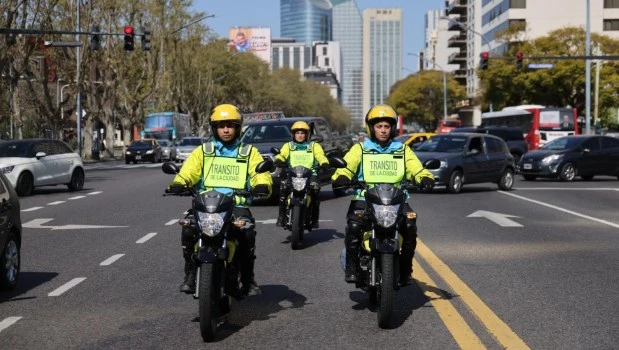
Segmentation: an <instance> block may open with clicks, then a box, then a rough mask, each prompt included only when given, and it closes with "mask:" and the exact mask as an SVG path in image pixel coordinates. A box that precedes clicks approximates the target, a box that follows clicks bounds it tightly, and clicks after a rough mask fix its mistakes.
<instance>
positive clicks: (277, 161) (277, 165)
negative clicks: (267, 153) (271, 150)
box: [273, 159, 286, 168]
mask: <svg viewBox="0 0 619 350" xmlns="http://www.w3.org/2000/svg"><path fill="white" fill-rule="evenodd" d="M273 165H275V167H277V168H284V167H286V162H282V161H281V160H279V159H275V161H274V162H273Z"/></svg>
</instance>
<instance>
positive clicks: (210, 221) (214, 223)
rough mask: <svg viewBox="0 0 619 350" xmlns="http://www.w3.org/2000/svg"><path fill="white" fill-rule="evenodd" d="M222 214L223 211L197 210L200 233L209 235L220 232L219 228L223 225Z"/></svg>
mask: <svg viewBox="0 0 619 350" xmlns="http://www.w3.org/2000/svg"><path fill="white" fill-rule="evenodd" d="M224 215H225V213H214V214H212V213H203V212H198V221H199V223H200V228H201V229H202V233H204V234H205V235H207V236H209V237H215V236H217V235H218V234H219V232H221V228H222V227H224Z"/></svg>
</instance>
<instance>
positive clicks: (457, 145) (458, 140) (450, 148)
mask: <svg viewBox="0 0 619 350" xmlns="http://www.w3.org/2000/svg"><path fill="white" fill-rule="evenodd" d="M466 140H467V138H466V137H464V136H451V135H444V136H434V137H432V138H430V139H427V140H426V141H425V142H424V143H422V144H421V145H419V147H417V149H415V152H445V153H461V152H463V151H464V146H465V145H466Z"/></svg>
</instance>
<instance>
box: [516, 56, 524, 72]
mask: <svg viewBox="0 0 619 350" xmlns="http://www.w3.org/2000/svg"><path fill="white" fill-rule="evenodd" d="M523 58H524V55H523V54H522V52H517V53H516V70H522V59H523Z"/></svg>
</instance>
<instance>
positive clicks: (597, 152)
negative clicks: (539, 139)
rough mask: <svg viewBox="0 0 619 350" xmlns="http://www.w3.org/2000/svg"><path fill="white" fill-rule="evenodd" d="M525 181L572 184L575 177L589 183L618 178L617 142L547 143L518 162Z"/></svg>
mask: <svg viewBox="0 0 619 350" xmlns="http://www.w3.org/2000/svg"><path fill="white" fill-rule="evenodd" d="M520 173H521V174H522V176H523V177H524V178H525V180H529V181H532V180H535V179H536V178H538V177H546V178H558V179H560V180H562V181H573V180H574V178H575V177H576V176H580V177H581V178H582V179H583V180H586V181H588V180H591V179H593V177H594V176H595V175H609V176H617V178H618V179H619V139H617V138H615V137H610V136H600V135H572V136H564V137H561V138H558V139H555V140H553V141H551V142H548V143H547V144H545V145H544V146H542V147H540V148H539V149H537V150H534V151H531V152H527V153H525V154H524V155H523V156H522V158H521V159H520Z"/></svg>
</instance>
